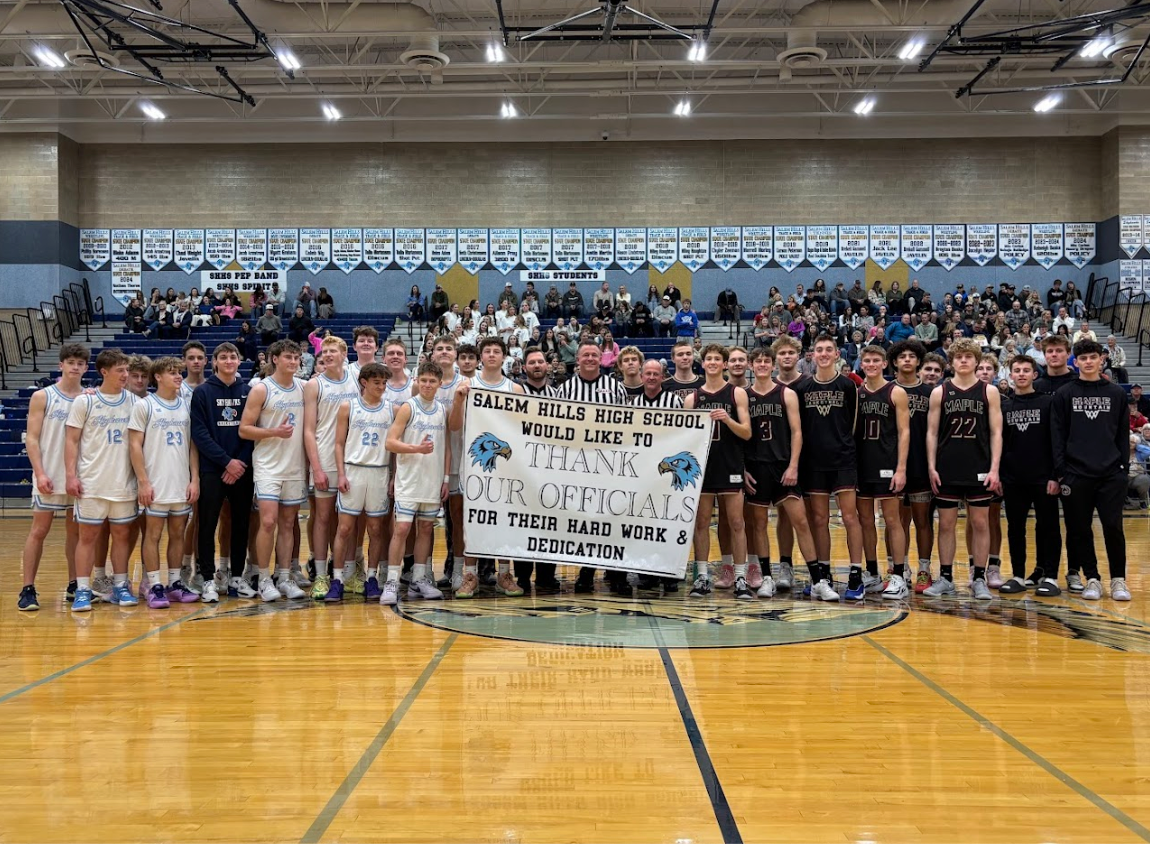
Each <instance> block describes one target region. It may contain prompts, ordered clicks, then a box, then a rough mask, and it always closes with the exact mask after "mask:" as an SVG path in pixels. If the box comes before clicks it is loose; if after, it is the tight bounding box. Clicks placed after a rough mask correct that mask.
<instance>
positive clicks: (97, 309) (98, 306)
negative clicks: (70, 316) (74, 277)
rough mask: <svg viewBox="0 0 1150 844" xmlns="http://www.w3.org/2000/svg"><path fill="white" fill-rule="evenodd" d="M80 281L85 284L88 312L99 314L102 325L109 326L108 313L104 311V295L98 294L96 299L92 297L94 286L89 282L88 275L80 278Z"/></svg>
mask: <svg viewBox="0 0 1150 844" xmlns="http://www.w3.org/2000/svg"><path fill="white" fill-rule="evenodd" d="M80 283H81V284H82V285H83V286H84V299H85V301H86V302H87V305H88V313H89V314H92V315H93V316H95V315H97V314H99V316H100V324H101V326H102V327H104V328H107V327H108V314H107V313H106V312H105V311H104V297H103V296H97V297H96V298H95V299H93V298H92V288H91V286H90V285H89V284H88V279H87V278H86V277H85V278H82V279H80Z"/></svg>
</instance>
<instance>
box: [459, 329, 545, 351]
mask: <svg viewBox="0 0 1150 844" xmlns="http://www.w3.org/2000/svg"><path fill="white" fill-rule="evenodd" d="M542 343H543V335H542V334H541V333H540V331H539V326H538V325H537V326H535V327H534V328H532V329H531V334H530V336H529V337H528V338H527V342H526V343H524V344H523V353H524V355H526V353H527V350H528V349H538V348H539V346H541V345H542ZM458 344H459V340H458V338H456V345H458Z"/></svg>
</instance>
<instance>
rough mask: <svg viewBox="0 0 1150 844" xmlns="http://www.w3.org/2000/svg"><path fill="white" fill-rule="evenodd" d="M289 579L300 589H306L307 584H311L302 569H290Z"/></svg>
mask: <svg viewBox="0 0 1150 844" xmlns="http://www.w3.org/2000/svg"><path fill="white" fill-rule="evenodd" d="M291 579H292V582H293V583H295V585H296V586H298V587H299V588H300V589H307V588H308V587H309V586H311V580H309V579H308V576H307V575H306V574H304V573H303V569H292V570H291Z"/></svg>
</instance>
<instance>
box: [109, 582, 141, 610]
mask: <svg viewBox="0 0 1150 844" xmlns="http://www.w3.org/2000/svg"><path fill="white" fill-rule="evenodd" d="M111 603H113V604H116V605H117V606H120V607H134V606H136V605H137V604H138V603H140V599H139V598H137V597H136V596H135V595H133V594H132V584H130V583H126V582H125V583H117V584H115V585H114V586H113V587H112V600H111Z"/></svg>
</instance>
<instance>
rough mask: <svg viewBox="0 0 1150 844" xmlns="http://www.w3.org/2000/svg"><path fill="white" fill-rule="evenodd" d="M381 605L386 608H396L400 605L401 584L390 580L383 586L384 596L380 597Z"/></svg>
mask: <svg viewBox="0 0 1150 844" xmlns="http://www.w3.org/2000/svg"><path fill="white" fill-rule="evenodd" d="M379 603H380V604H381V605H382V606H385V607H394V606H395V605H396V604H398V603H399V583H398V581H395V580H388V581H386V582H385V583H384V584H383V594H382V595H380V596H379Z"/></svg>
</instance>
